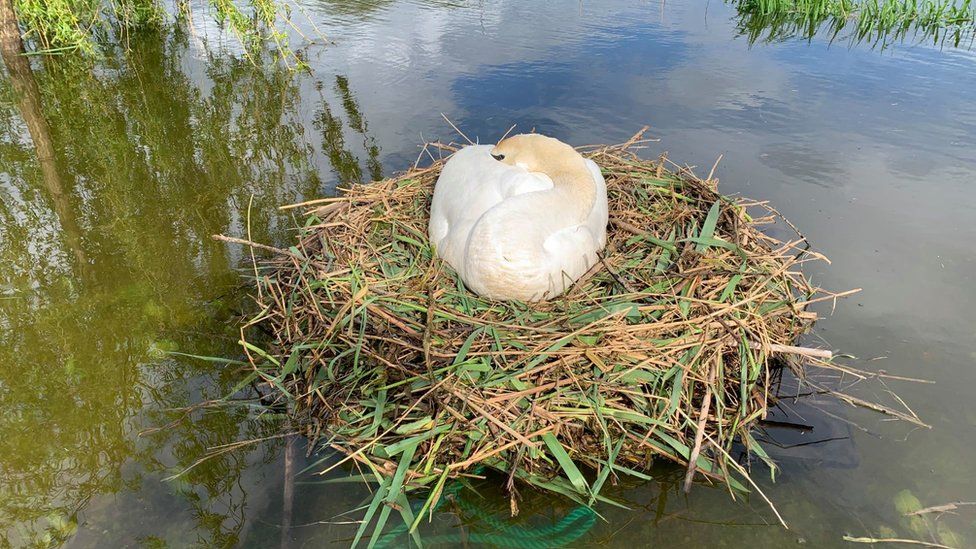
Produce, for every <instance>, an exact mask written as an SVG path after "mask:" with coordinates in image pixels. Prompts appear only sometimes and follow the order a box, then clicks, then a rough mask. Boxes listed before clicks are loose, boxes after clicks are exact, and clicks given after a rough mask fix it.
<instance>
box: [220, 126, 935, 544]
mask: <svg viewBox="0 0 976 549" xmlns="http://www.w3.org/2000/svg"><path fill="white" fill-rule="evenodd" d="M645 130H646V128H645ZM642 134H643V130H642V132H640V133H638V134H637V135H635V136H634V137H633V138H632V139H631V140H629V141H628V142H626V143H624V144H621V145H616V146H602V145H601V146H594V147H588V148H585V149H584V150H583V151H582V152H583V153H584V155H585V156H587V157H589V158H592V159H593V160H594V161H596V162H597V164H599V165H600V166H601V168H602V169H603V171H604V175H605V177H606V179H607V187H608V191H609V192H608V194H609V197H610V219H611V228H610V231H609V234H608V240H609V241H608V246H607V249H606V251H605V253H604V256H603V258H602V260H601V263H598V264H597V265H596V266H595V267H594V269H592V270H591V272H589V273H588V274H587V275H584V277H583V278H582V279H581V280H580V281H578V282H577V283H576V284H575V285H574V286H573V288H571V289H570V291H569V292H568V293H567V294H565V295H564V296H562V297H560V298H558V299H555V300H553V301H550V302H546V303H543V304H532V305H527V304H523V303H518V302H504V303H502V302H491V301H487V300H483V299H481V298H479V297H478V296H476V295H474V294H472V293H470V292H468V291H467V290H465V289H464V288H463V286H462V285H461V283H460V281H459V280H458V279H457V277H456V274H454V273H453V271H451V270H450V269H449V268H448V267H445V266H444V265H443V264H442V262H441V261H439V260H437V259H436V258H435V257H434V254H433V250H432V249H431V247H430V245H429V243H428V242H427V232H426V224H427V216H428V207H429V200H430V195H431V192H432V188H433V184H434V182H435V181H436V178H437V175H438V173H439V170H440V168H441V167H442V165H443V160H435V159H434V156H433V155H430V158H431V160H433V163H432V164H430V165H429V166H427V167H423V168H421V167H417V166H415V167H414V169H412V170H410V171H409V172H407V173H406V174H403V175H400V176H398V177H394V178H390V179H384V180H382V181H377V182H373V183H370V184H363V185H354V186H352V187H350V188H349V189H346V190H345V191H344V192H343V194H342V195H341V196H339V197H336V198H327V199H321V200H316V201H312V202H306V203H303V204H297V205H293V206H286V207H285V208H286V209H291V208H305V209H307V210H308V211H307V215H306V217H305V223H304V225H303V226H302V227H301V228H300V230H299V235H298V237H297V241H296V243H295V245H294V246H290V247H289V248H288V249H278V248H274V247H270V246H266V245H261V244H255V243H251V242H249V241H245V240H242V239H232V238H228V237H222V236H219V235H218V236H215V238H217V239H218V240H224V241H228V242H235V243H243V244H245V245H246V246H250V248H251V251H252V253H261V254H266V253H267V252H269V251H270V252H271V253H272V257H271V258H270V259H268V260H265V261H260V262H256V263H255V271H254V282H255V288H254V292H255V293H254V294H253V297H254V299H255V301H256V303H257V309H258V311H259V312H258V314H257V315H256V316H254V317H253V318H252V319H251V320H250V321H249V322H247V324H246V325H245V326H244V327H243V328H242V331H241V334H242V341H241V343H242V345H243V348H244V352H245V354H246V355H247V359H248V362H249V367H247V366H246V367H245V372H246V377H245V378H244V380H243V381H242V385H241V386H242V387H243V386H245V385H247V384H248V383H256V384H258V385H260V386H262V387H264V388H266V390H265V391H264V392H265V401H266V402H273V404H272V405H278V406H284V407H286V408H287V409H288V410H289V414H290V416H291V417H292V418H293V421H294V425H295V427H297V429H298V430H299V432H301V433H302V434H304V435H305V436H307V437H308V438H309V440H310V441H311V444H313V445H318V447H319V448H321V449H323V450H324V449H325V448H329V447H330V448H332V449H334V450H336V451H338V452H339V453H340V455H343V456H344V457H343V458H342V459H341V460H339V461H338V463H335V464H333V465H332V466H330V467H328V468H327V469H326V470H325V471H322V473H325V472H328V471H330V470H333V469H335V467H337V466H339V465H340V464H343V463H346V464H349V465H352V466H354V467H355V468H356V469H357V470H358V471H359V474H358V475H354V476H353V477H352V478H353V479H356V478H359V479H361V480H363V481H365V482H367V483H370V484H374V485H375V486H377V489H376V490H375V491H374V497H373V499H372V501H371V502H370V503H369V504H368V505H367V506H366V507H365V508H364V509H365V514H364V516H363V520H362V522H361V526H360V528H359V531H358V532H357V535H356V538H355V540H354V541H353V543H352V545H356V544H357V543H359V542H360V541H361V540H365V539H369V540H370V545H373V544H375V543H377V542H378V541H380V540H381V539H385V538H383V531H384V527H385V526H386V524H387V523H388V521H389V518H390V514H391V512H393V511H396V512H397V513H398V514H399V515H400V516H401V518H402V522H403V525H402V526H401V527H400V528H401V529H402V530H406V531H409V532H410V533H411V535H413V536H414V540H415V541H416V542H418V543H419V537H418V536H419V534H418V533H417V527H418V525H419V523H420V522H421V521H422V520H424V517H426V516H429V515H430V514H431V513H432V512H433V511H434V510H435V509H436V508H437V506H438V504H439V503H440V498H441V497H442V495H443V493H444V492H445V490H446V489H445V486H447V482H448V481H449V480H452V479H458V480H461V481H463V480H464V479H465V478H467V477H470V476H472V475H474V476H477V475H479V474H480V472H481V471H482V470H484V468H488V469H491V470H493V471H495V472H497V473H499V474H501V475H503V476H504V477H506V478H507V479H508V480H507V483H506V487H507V489H508V492H509V495H510V504H511V512H512V513H513V514H516V513H517V512H518V501H519V496H518V491H519V489H520V487H525V486H531V487H534V488H537V489H540V490H543V491H546V492H550V493H556V494H560V495H562V496H564V497H566V498H568V499H570V500H573V501H575V502H577V503H578V504H579V505H581V506H585V507H592V506H594V505H595V504H596V503H605V504H611V505H613V504H615V502H614V501H612V500H609V499H607V498H606V497H604V496H602V495H601V489H602V488H603V486H604V485H606V483H608V482H610V483H613V482H615V481H616V479H618V478H623V477H631V478H636V479H646V478H648V477H647V475H646V471H647V469H648V468H649V467H650V465H651V463H652V462H653V461H655V460H660V459H663V460H667V461H671V462H675V463H678V464H681V465H683V466H684V467H686V477H685V489H686V490H688V489H690V487H691V484H692V481H693V479H699V480H701V481H704V482H708V483H720V484H725V485H726V486H728V488H729V490H730V493H731V494H732V495H733V497H735V495H736V494H739V495H743V494H745V493H748V492H755V493H756V494H757V495H758V497H761V498H762V499H763V500H765V501H766V502H767V503H768V504H769V506H770V508H771V510H772V512H773V513H774V514H775V515H776V518H777V519H778V520H779V521H780V523H782V524H783V525H784V526H785V524H786V523H785V521H784V520H783V519H782V518H781V517H780V516H779V513H778V512H777V511H776V508H775V506H774V505H773V503H772V502H771V501H769V500H768V499H767V498H766V497H765V495H764V494H763V493H762V491H761V489H760V488H759V486H758V484H756V483H755V482H753V480H752V477H751V473H750V471H749V470H748V469H747V468H746V467H744V466H743V465H741V464H740V462H739V460H737V459H735V458H734V457H733V455H734V454H736V453H737V452H738V451H741V450H744V451H745V452H746V453H748V454H749V455H751V456H752V457H754V458H756V459H757V460H759V461H762V462H765V463H766V465H767V466H768V468H769V471H770V474H772V475H775V472H776V466H775V464H774V463H773V461H772V460H771V459H769V456H768V455H767V454H766V453H765V451H764V450H763V448H762V446H761V445H760V444H758V443H757V442H756V440H755V439H754V438H753V435H752V432H751V428H752V426H753V425H754V423H755V422H757V421H758V420H760V419H762V418H764V417H765V415H766V412H767V410H768V409H769V408H770V407H772V406H774V405H775V403H776V401H777V398H778V396H777V393H776V386H777V384H776V381H775V380H776V378H777V376H778V375H779V374H780V373H781V372H782V369H783V368H788V369H790V370H791V371H792V372H793V373H794V374H795V375H797V376H799V377H800V378H801V379H804V382H805V383H808V384H810V385H811V386H812V387H814V388H816V390H817V391H822V392H824V393H828V394H832V395H834V396H836V397H837V398H839V399H841V400H843V401H845V402H847V403H849V404H852V405H859V406H865V407H868V408H871V409H873V410H876V411H880V412H883V413H886V414H889V415H891V416H893V417H896V418H898V419H901V420H904V421H908V422H911V423H914V424H916V425H919V426H926V425H925V424H924V423H922V422H921V421H920V420H919V418H918V417H917V416H915V415H914V413H913V412H911V411H910V410H907V409H906V410H905V411H900V410H894V409H889V408H885V407H881V406H878V405H875V404H872V403H869V402H865V401H863V400H859V399H857V398H855V397H852V396H849V395H846V394H841V393H838V392H836V391H834V390H832V389H831V388H829V387H826V386H822V385H820V384H819V383H817V382H816V381H815V380H813V379H810V378H809V377H808V376H806V375H805V374H806V373H807V372H808V371H811V370H817V371H829V372H831V373H835V374H841V375H844V376H855V377H859V378H867V377H871V376H872V374H868V373H865V372H859V371H857V370H855V369H852V368H849V367H846V366H844V365H841V364H837V363H834V362H833V361H832V360H831V359H830V356H831V354H830V352H829V351H825V350H821V349H811V348H807V347H802V346H799V344H800V343H799V341H800V338H801V336H803V334H805V333H807V332H808V331H809V330H810V328H811V327H812V326H813V324H814V322H815V321H816V319H817V314H816V313H815V312H813V311H811V310H809V309H808V307H809V306H810V305H812V304H814V303H817V302H824V301H833V300H836V299H837V298H839V297H843V296H844V295H847V294H849V293H852V292H853V291H856V290H853V291H852V292H843V293H837V294H835V293H830V292H826V291H824V290H822V289H820V288H816V287H814V286H813V285H812V284H811V283H810V282H809V280H808V279H806V278H805V277H804V275H803V274H802V273H801V272H800V270H801V267H802V265H803V264H804V263H806V262H808V261H819V260H824V258H823V257H822V256H820V255H819V254H817V253H816V252H813V251H811V250H809V246H808V245H807V243H806V241H805V239H804V238H803V237H802V236H800V235H799V232H798V231H797V236H796V238H794V239H792V240H790V241H787V242H783V241H779V240H777V239H775V238H773V237H771V236H769V235H768V234H766V233H765V232H764V231H763V230H762V228H763V227H765V226H767V225H769V224H772V223H783V224H785V225H788V226H790V227H792V225H789V223H788V222H786V221H785V220H783V219H782V218H781V217H780V216H779V215H778V213H777V212H776V210H774V209H773V208H772V207H770V206H769V205H767V204H765V203H763V202H753V201H746V200H736V199H732V198H729V197H726V196H722V195H721V194H719V193H718V192H717V180H715V179H714V178H713V177H712V175H713V174H712V173H710V174H709V176H708V177H706V178H704V179H701V178H699V177H697V176H695V175H694V174H693V173H692V171H691V170H690V169H689V168H686V167H682V166H678V165H676V164H673V163H671V162H670V161H669V160H668V159H667V158H666V157H663V156H662V157H661V158H658V159H655V160H643V159H641V158H640V157H638V156H637V154H636V153H635V148H639V147H640V146H641V144H642V143H643V142H644V141H643V140H642V137H641V136H642ZM424 150H425V151H427V152H432V151H433V152H438V150H439V151H441V152H447V153H450V152H452V151H453V150H455V149H454V147H451V146H446V145H434V144H428V145H427V146H426V147H425V149H424ZM422 154H423V153H422ZM418 163H419V159H418ZM713 172H714V170H713ZM753 215H756V216H757V217H753ZM794 230H795V228H794ZM325 453H326V454H331V452H325ZM327 459H332V458H330V457H329V456H328V455H327V456H326V457H325V458H323V460H327ZM319 463H321V462H319ZM315 467H316V466H315V465H313V466H311V467H310V469H314V468H315ZM421 493H422V494H424V495H422V496H421V497H420V501H422V503H421V504H418V505H411V501H410V499H408V495H410V496H413V495H416V494H421ZM370 531H372V533H371V534H370V536H369V537H368V538H367V537H366V536H367V534H368V533H369V532H370Z"/></svg>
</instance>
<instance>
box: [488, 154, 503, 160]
mask: <svg viewBox="0 0 976 549" xmlns="http://www.w3.org/2000/svg"><path fill="white" fill-rule="evenodd" d="M491 157H492V158H494V159H495V160H498V161H499V162H500V161H502V160H505V155H504V154H493V155H491Z"/></svg>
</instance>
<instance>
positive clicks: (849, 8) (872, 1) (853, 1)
mask: <svg viewBox="0 0 976 549" xmlns="http://www.w3.org/2000/svg"><path fill="white" fill-rule="evenodd" d="M731 3H732V4H733V5H734V6H735V8H736V10H737V11H738V13H739V21H738V28H739V32H740V33H741V34H744V35H745V36H747V37H748V38H749V40H750V42H756V41H777V40H784V39H789V38H793V37H801V38H806V39H810V38H813V36H814V35H816V34H817V33H818V32H821V30H823V31H824V32H826V33H827V34H828V35H829V36H830V37H831V40H834V39H837V38H838V37H839V36H841V34H842V33H843V32H844V31H845V30H848V31H850V34H849V38H850V40H851V41H852V42H856V43H861V42H865V43H869V44H872V45H880V46H882V47H884V46H886V45H888V44H890V43H892V42H896V41H900V40H905V39H907V38H912V37H914V38H917V39H919V40H922V39H931V40H932V41H933V43H935V44H938V45H951V46H953V47H959V46H961V45H967V44H966V42H967V41H968V42H969V43H970V44H971V42H972V40H973V38H974V37H976V6H974V5H973V4H972V0H732V2H731Z"/></svg>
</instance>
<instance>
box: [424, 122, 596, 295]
mask: <svg viewBox="0 0 976 549" xmlns="http://www.w3.org/2000/svg"><path fill="white" fill-rule="evenodd" d="M546 139H549V138H546ZM552 141H555V140H552ZM555 142H556V143H559V144H560V145H563V144H562V143H561V142H558V141H555ZM563 146H565V145H563ZM493 149H494V148H493V147H492V146H490V145H472V146H469V147H465V148H463V149H461V150H460V151H458V152H457V153H455V154H454V156H453V157H451V159H450V160H448V162H447V164H446V165H445V166H444V169H443V171H442V172H441V175H440V177H439V178H438V180H437V185H436V187H435V189H434V197H433V201H432V204H431V217H430V226H429V233H430V240H431V243H432V244H433V245H434V246H435V247H436V250H437V255H439V256H440V257H441V258H443V259H444V260H445V261H446V262H447V263H448V264H450V265H451V266H452V267H454V269H455V270H457V271H458V274H459V275H460V276H461V279H462V280H463V281H464V283H465V284H466V285H467V286H468V287H469V288H470V289H471V290H473V291H475V292H477V293H479V294H482V295H485V296H487V297H492V298H496V299H522V300H539V299H548V298H552V297H555V296H556V295H559V294H561V293H562V292H563V291H564V290H565V288H567V287H568V286H570V285H571V284H572V283H573V282H574V281H575V280H576V279H577V278H579V277H580V276H581V275H582V274H583V273H585V272H586V270H587V269H589V268H590V267H591V266H592V265H593V264H594V263H595V262H596V261H597V256H596V253H597V252H598V251H599V250H601V249H602V248H603V246H604V245H605V244H606V225H607V198H606V184H605V182H604V180H603V176H602V175H601V173H600V169H599V167H597V166H596V164H595V163H593V162H592V161H590V160H586V161H585V163H580V164H579V167H580V168H579V169H576V171H575V172H574V173H572V174H570V175H567V174H566V173H562V172H560V171H559V165H556V166H555V167H550V166H547V168H548V169H549V171H550V172H552V175H553V177H550V176H549V175H547V174H546V173H538V172H530V171H529V170H528V169H526V168H525V167H521V166H518V165H509V164H507V163H504V162H500V161H498V160H496V159H495V158H493V157H492V155H491V152H492V150H493ZM541 150H542V152H543V153H544V152H545V148H544V147H543V148H542V149H541ZM573 154H577V153H575V152H573ZM580 160H582V157H580ZM564 164H565V163H564ZM567 177H573V178H575V181H576V183H574V184H576V185H580V184H586V185H592V186H591V187H589V188H588V189H586V190H587V194H590V196H594V199H593V200H590V201H589V202H590V204H588V205H587V207H588V210H587V211H585V212H582V210H581V208H580V205H579V199H578V198H577V197H578V196H579V193H576V194H574V193H573V192H567V190H566V187H567V183H566V182H565V181H564V180H565V179H566V178H567ZM580 182H582V183H580Z"/></svg>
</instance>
